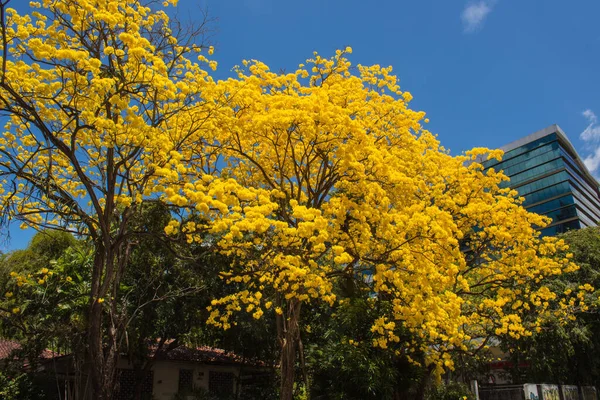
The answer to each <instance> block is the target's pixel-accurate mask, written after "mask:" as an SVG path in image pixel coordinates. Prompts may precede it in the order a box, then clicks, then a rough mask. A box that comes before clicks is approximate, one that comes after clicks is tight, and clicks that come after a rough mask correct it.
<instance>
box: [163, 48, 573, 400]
mask: <svg viewBox="0 0 600 400" xmlns="http://www.w3.org/2000/svg"><path fill="white" fill-rule="evenodd" d="M350 52H351V49H350V48H348V49H346V50H344V51H338V52H337V53H336V55H335V56H333V57H332V58H323V57H321V56H319V55H318V54H315V55H314V57H313V58H312V59H310V60H308V61H307V64H306V65H300V66H299V68H298V70H296V71H294V72H290V73H281V74H280V73H274V72H271V71H270V70H269V68H268V67H267V66H266V65H265V64H263V63H261V62H258V61H245V62H244V66H243V67H240V68H239V69H238V70H237V74H238V76H237V78H236V79H229V80H227V81H222V82H219V83H218V84H217V88H216V90H217V92H218V93H219V95H218V96H216V97H215V99H218V100H215V101H218V102H223V101H225V100H226V101H227V104H226V106H225V107H222V108H220V109H219V110H220V111H219V118H217V119H216V120H215V125H214V127H213V130H214V132H215V138H214V142H213V143H212V146H214V148H215V150H217V149H218V151H219V152H220V155H221V156H222V159H221V161H220V162H219V163H217V164H215V168H216V169H215V172H214V173H212V174H202V175H198V174H194V173H192V174H190V175H189V176H188V177H186V178H185V179H184V180H182V181H180V182H179V183H180V186H179V187H176V186H170V187H169V189H168V193H167V197H168V198H170V199H171V201H173V202H177V201H178V199H180V198H184V199H186V202H187V204H186V205H187V206H188V207H189V209H190V210H193V211H194V212H196V213H197V214H199V215H200V216H201V217H202V218H201V219H202V220H204V221H207V222H205V223H202V224H198V223H180V222H179V221H176V220H174V221H173V222H172V223H171V224H170V226H168V227H167V233H174V232H179V233H183V234H186V235H188V240H189V241H194V240H201V239H200V235H197V234H195V232H197V231H202V232H204V231H205V230H209V231H210V232H211V234H212V235H214V236H215V237H216V238H217V239H215V240H214V241H213V242H211V243H210V244H216V245H217V246H218V247H219V249H220V251H223V252H225V253H226V254H227V255H229V256H230V257H232V258H233V259H234V260H235V261H234V262H233V264H232V265H231V268H230V269H229V270H227V271H223V274H222V275H223V278H224V279H226V280H227V281H229V282H231V283H235V284H238V285H242V289H241V290H239V291H238V292H237V293H236V294H233V295H230V296H227V297H224V298H220V299H215V300H214V301H213V305H212V306H211V307H210V311H211V316H210V319H209V322H210V323H212V324H214V325H217V326H220V327H223V328H225V329H227V328H228V327H229V326H230V325H231V324H232V323H235V320H234V314H235V313H236V312H239V311H241V312H248V313H251V314H252V315H253V316H254V317H255V318H257V319H258V318H262V317H263V315H264V314H266V313H271V315H274V316H275V318H276V319H277V326H278V332H279V335H278V336H279V337H278V339H279V343H280V344H281V364H280V365H281V379H282V381H281V398H282V399H291V398H292V397H291V396H292V391H293V383H294V368H295V362H296V355H297V354H298V353H297V352H298V345H299V344H300V343H301V334H300V332H301V329H300V327H299V326H300V324H301V312H302V310H303V309H306V308H307V307H310V305H311V304H313V303H314V302H324V303H326V304H334V302H335V301H336V297H335V295H334V293H333V286H334V282H335V279H337V278H338V277H340V276H346V277H348V276H350V277H354V278H356V279H361V280H364V281H365V282H369V283H370V284H371V290H372V293H373V297H374V298H381V299H385V300H386V301H389V302H391V304H392V307H390V311H389V313H388V314H387V315H385V316H383V317H381V318H380V319H378V320H377V321H376V322H375V324H374V325H373V327H372V332H373V333H374V334H375V339H374V343H373V345H375V346H379V347H382V348H387V347H388V346H389V345H391V344H396V343H397V342H399V341H400V338H399V336H398V335H397V334H396V332H397V330H398V329H399V328H400V326H402V327H404V328H407V329H409V330H410V331H411V332H412V333H413V335H414V338H415V339H414V340H411V341H408V342H407V343H400V344H399V345H400V347H399V346H398V345H394V348H396V349H398V348H400V349H402V351H403V352H404V353H405V354H410V352H411V351H420V352H424V353H425V354H426V358H425V363H426V364H427V365H431V366H432V368H433V369H434V370H435V371H436V372H437V373H438V374H439V373H441V372H442V371H443V370H444V369H445V368H452V360H451V357H450V353H451V352H452V351H454V350H456V349H458V350H465V349H467V348H468V347H469V346H471V345H474V344H480V342H481V341H482V340H484V339H483V338H484V337H487V336H488V335H490V334H496V335H500V334H502V333H507V332H508V333H511V334H514V335H527V334H528V333H529V332H530V330H531V329H532V327H533V325H532V324H534V322H527V321H525V319H523V318H522V317H521V310H522V309H523V308H527V307H529V308H532V307H535V309H536V311H537V312H538V313H537V314H536V315H542V311H543V308H544V305H546V304H547V299H548V298H550V297H552V292H551V291H549V290H548V289H547V288H546V287H545V286H543V285H541V286H540V285H537V286H536V285H535V284H536V283H537V282H539V281H540V280H541V279H542V278H543V277H544V276H548V275H554V274H560V273H562V272H563V270H564V269H566V268H571V266H570V265H569V262H568V260H567V259H556V260H555V259H553V258H551V256H552V254H553V253H554V252H555V251H556V250H557V249H561V248H563V244H562V242H560V241H556V240H554V239H545V240H543V241H540V240H539V239H538V237H537V236H538V234H537V231H536V229H535V228H536V227H537V226H542V225H544V224H545V223H546V221H545V220H544V219H543V218H542V217H540V216H538V215H534V214H530V213H527V212H526V211H525V210H524V209H523V208H522V207H521V206H520V201H519V200H518V199H517V198H516V197H515V192H511V191H510V190H508V189H501V188H499V184H500V183H501V182H502V181H503V180H505V179H506V177H505V176H504V175H503V174H502V173H499V172H498V173H497V172H494V171H492V170H490V171H484V169H483V167H482V165H481V164H479V163H477V162H475V160H476V159H478V158H479V157H481V156H484V157H500V156H501V153H500V152H497V151H491V152H490V151H488V150H485V149H474V150H472V151H470V152H468V153H467V154H466V155H464V156H459V157H452V156H450V155H449V154H448V152H447V151H445V150H444V149H443V148H442V147H440V145H439V143H438V141H437V139H436V138H435V136H434V135H432V134H431V133H429V132H428V131H427V130H426V129H424V128H423V123H424V122H427V120H426V119H425V114H424V113H423V112H417V111H413V110H411V109H410V108H409V107H408V103H409V101H410V100H411V98H412V96H411V95H410V93H408V92H402V91H401V90H400V88H399V86H398V83H397V79H396V77H395V76H394V75H392V74H391V68H382V67H380V66H378V65H374V66H370V67H366V66H361V65H359V66H358V67H356V68H355V69H354V70H353V69H352V68H351V64H350V62H349V61H348V59H347V54H348V53H350ZM210 146H211V144H210V143H209V144H208V145H207V148H206V150H205V151H208V149H210V148H211V147H210ZM193 162H194V161H193V160H192V163H193ZM309 312H310V311H309ZM300 355H302V354H301V353H300Z"/></svg>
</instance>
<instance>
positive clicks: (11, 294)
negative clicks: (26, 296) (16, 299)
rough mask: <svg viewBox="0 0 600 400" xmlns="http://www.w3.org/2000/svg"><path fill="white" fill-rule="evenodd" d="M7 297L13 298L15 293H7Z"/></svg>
mask: <svg viewBox="0 0 600 400" xmlns="http://www.w3.org/2000/svg"><path fill="white" fill-rule="evenodd" d="M5 296H6V297H7V298H11V297H12V296H13V292H6V294H5Z"/></svg>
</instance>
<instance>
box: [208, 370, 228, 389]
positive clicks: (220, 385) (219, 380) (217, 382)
mask: <svg viewBox="0 0 600 400" xmlns="http://www.w3.org/2000/svg"><path fill="white" fill-rule="evenodd" d="M233 381H234V375H233V373H231V372H217V371H209V373H208V390H209V391H210V392H211V393H214V394H218V395H228V394H233Z"/></svg>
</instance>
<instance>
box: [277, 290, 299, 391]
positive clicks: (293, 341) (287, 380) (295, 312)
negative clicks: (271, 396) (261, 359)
mask: <svg viewBox="0 0 600 400" xmlns="http://www.w3.org/2000/svg"><path fill="white" fill-rule="evenodd" d="M300 309H301V303H300V302H299V301H298V300H296V299H292V300H289V302H288V309H287V315H286V316H284V318H283V329H282V332H281V333H280V335H281V336H280V342H281V363H280V365H281V366H280V368H281V393H280V399H281V400H293V398H294V378H295V368H296V351H297V350H298V339H299V338H300V328H299V326H298V321H299V320H300ZM286 317H287V318H286Z"/></svg>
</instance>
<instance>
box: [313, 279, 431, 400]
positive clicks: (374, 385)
mask: <svg viewBox="0 0 600 400" xmlns="http://www.w3.org/2000/svg"><path fill="white" fill-rule="evenodd" d="M336 290H337V295H338V296H339V297H341V298H343V299H344V300H342V301H341V302H340V303H339V305H337V306H336V307H335V308H333V309H332V308H321V309H315V312H313V313H312V314H311V315H310V316H309V318H308V319H307V321H306V325H307V326H308V329H307V330H308V331H306V332H303V337H302V339H303V341H304V343H305V349H306V364H307V369H308V371H307V374H308V377H309V384H310V393H311V398H312V399H331V400H335V399H339V400H342V399H349V400H351V399H356V400H359V399H361V400H362V399H364V400H368V399H373V400H375V399H377V400H379V399H391V398H394V396H395V395H396V394H397V392H398V391H399V390H404V391H407V390H408V389H409V388H411V387H413V386H414V385H415V384H416V383H417V382H418V381H419V377H420V368H419V367H417V366H415V365H413V364H410V363H409V362H408V361H407V359H406V358H405V357H404V356H403V354H402V353H400V352H398V353H396V352H395V350H398V351H400V346H399V344H398V349H394V346H396V344H395V343H393V342H390V343H389V346H390V348H389V349H387V350H384V349H381V348H378V347H374V346H373V339H374V337H375V336H374V333H373V332H372V331H371V327H372V326H373V323H374V321H375V320H376V319H377V318H379V317H380V316H381V315H382V314H383V313H384V312H385V311H386V309H385V307H388V306H389V304H387V302H386V301H385V300H383V299H381V300H378V301H376V299H374V298H372V296H371V293H370V291H369V290H368V288H367V287H366V285H364V283H362V282H360V281H352V280H349V279H348V280H344V281H341V282H340V283H339V285H338V286H337V289H336ZM398 331H399V332H401V330H398ZM401 336H402V339H403V340H404V339H407V338H408V337H409V334H408V332H403V333H401Z"/></svg>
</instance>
